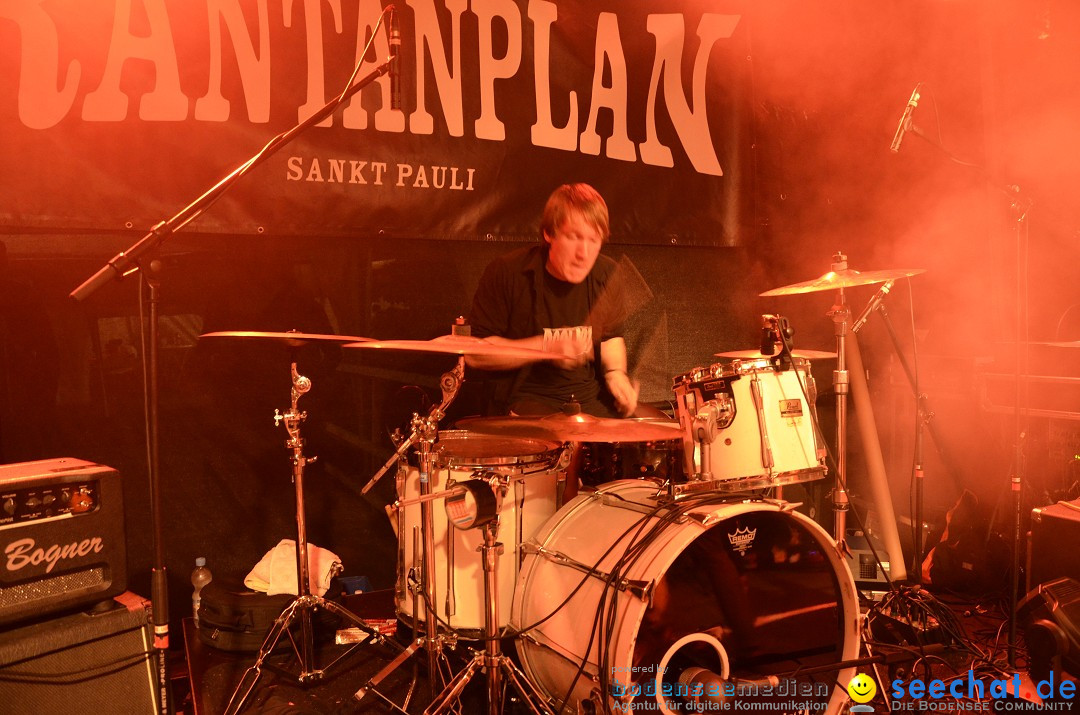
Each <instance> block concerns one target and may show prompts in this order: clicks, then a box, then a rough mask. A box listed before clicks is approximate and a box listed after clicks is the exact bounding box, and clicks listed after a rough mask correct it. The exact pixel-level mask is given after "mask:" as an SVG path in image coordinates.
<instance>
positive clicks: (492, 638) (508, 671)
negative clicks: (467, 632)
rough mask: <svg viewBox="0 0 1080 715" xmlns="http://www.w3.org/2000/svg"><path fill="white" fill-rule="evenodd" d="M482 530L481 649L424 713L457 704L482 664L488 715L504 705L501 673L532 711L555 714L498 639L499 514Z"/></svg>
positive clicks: (444, 710) (538, 714) (437, 713)
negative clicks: (482, 643) (504, 651)
mask: <svg viewBox="0 0 1080 715" xmlns="http://www.w3.org/2000/svg"><path fill="white" fill-rule="evenodd" d="M481 528H482V529H483V530H484V545H483V546H481V547H480V554H481V558H482V559H483V567H484V605H485V607H486V608H485V610H484V649H483V650H477V651H476V652H475V653H474V654H473V657H472V660H470V661H469V664H468V665H467V666H465V668H464V669H463V670H462V671H461V672H459V673H458V674H457V675H455V676H454V679H453V680H451V681H450V682H449V683H448V684H447V685H446V688H445V689H444V690H443V691H442V692H441V693H439V694H438V695H436V696H435V699H434V700H433V701H432V702H431V704H430V705H429V706H428V708H427V709H426V710H425V711H424V715H443V714H444V713H449V712H451V711H452V710H453V708H454V706H455V705H457V704H459V702H460V698H461V693H462V692H463V691H464V690H465V686H466V685H468V683H469V681H470V680H472V679H473V676H475V675H476V671H478V670H480V669H481V668H482V669H483V670H484V672H485V673H486V675H487V701H488V715H499V714H500V713H502V711H503V710H502V706H503V702H502V699H503V677H504V676H505V678H506V682H508V683H509V684H510V685H512V686H514V689H515V690H517V692H518V694H519V695H520V696H521V697H522V699H523V700H524V702H525V704H526V705H528V706H529V710H530V711H531V712H532V713H533V714H534V715H554V711H552V710H551V709H550V708H549V707H548V706H547V704H546V703H545V702H544V698H543V696H542V695H540V693H539V692H537V690H536V689H535V688H534V687H533V685H532V683H530V682H529V680H528V679H527V678H526V677H525V675H524V674H523V673H522V672H521V671H520V670H518V668H517V666H516V665H514V662H513V661H512V660H510V658H509V657H508V656H506V655H504V654H503V652H502V646H501V644H500V642H499V632H498V627H497V625H496V624H497V623H498V622H499V592H498V589H497V588H496V587H495V577H496V574H497V573H498V558H499V554H501V553H502V552H503V545H502V544H501V543H498V542H497V541H496V538H497V536H498V532H499V518H498V516H496V517H495V518H494V519H492V520H490V521H488V522H487V523H486V524H484V525H483V526H482V527H481Z"/></svg>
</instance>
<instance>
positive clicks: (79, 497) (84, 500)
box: [71, 489, 94, 514]
mask: <svg viewBox="0 0 1080 715" xmlns="http://www.w3.org/2000/svg"><path fill="white" fill-rule="evenodd" d="M93 506H94V500H93V499H91V498H90V495H89V494H87V493H86V491H85V490H82V489H80V490H79V492H78V493H77V494H75V495H74V496H73V497H71V511H73V512H75V513H76V514H79V513H82V512H85V511H90V509H91V508H92V507H93Z"/></svg>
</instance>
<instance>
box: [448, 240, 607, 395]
mask: <svg viewBox="0 0 1080 715" xmlns="http://www.w3.org/2000/svg"><path fill="white" fill-rule="evenodd" d="M546 261H547V244H541V245H533V246H528V247H525V248H521V249H518V250H516V251H512V252H510V253H508V254H506V255H504V256H501V257H499V258H497V259H495V260H494V261H492V263H491V264H489V265H488V267H487V268H486V269H485V271H484V274H483V276H482V277H481V279H480V284H479V285H478V286H477V289H476V294H475V296H474V298H473V305H472V310H471V312H470V316H469V321H470V323H471V325H472V334H473V335H475V336H477V337H481V338H486V337H488V336H491V335H497V336H500V337H504V338H511V339H520V338H527V337H531V336H534V335H540V334H542V333H543V332H544V330H545V329H550V328H574V327H591V329H592V342H593V360H592V361H591V362H587V363H586V364H585V365H583V366H582V367H580V368H576V369H573V370H563V369H561V368H559V367H557V366H556V365H554V364H553V363H550V362H538V363H533V364H531V365H527V366H525V367H524V368H522V369H521V370H520V371H518V372H517V374H516V375H515V376H514V377H513V379H512V380H511V381H510V384H509V386H508V389H505V386H504V389H503V390H502V393H503V394H501V395H498V396H496V398H495V401H496V406H495V408H494V411H498V412H505V411H506V410H508V409H509V408H510V407H511V406H512V405H513V403H514V402H515V401H517V400H520V399H526V400H535V401H539V402H542V403H544V404H546V405H547V406H548V407H550V408H551V409H552V411H555V410H558V409H559V408H560V407H561V406H562V405H563V403H565V402H567V401H568V400H570V398H571V397H573V398H574V399H575V400H577V401H578V402H580V403H581V404H582V407H583V409H585V411H586V412H593V413H599V414H602V415H604V416H609V415H612V414H614V412H613V411H612V410H611V409H610V406H607V407H601V406H600V403H601V402H604V401H605V398H606V397H609V396H608V395H606V388H605V387H604V386H603V380H602V376H601V374H600V370H601V368H600V365H599V360H600V351H599V344H600V343H601V342H603V341H604V340H608V339H610V338H614V337H622V334H623V321H624V320H625V315H623V313H622V310H621V309H622V301H621V300H620V299H619V297H618V295H617V291H618V281H616V280H614V276H615V265H616V264H615V262H614V261H613V260H611V259H610V258H608V257H607V256H602V255H601V256H598V257H597V260H596V264H595V265H594V266H593V269H592V271H590V272H589V275H588V276H586V278H585V280H584V281H582V282H581V283H577V284H574V283H567V282H565V281H561V280H558V279H557V278H555V277H554V276H552V275H551V274H550V273H548V272H547V270H546V269H545V268H544V266H545V263H546ZM608 402H610V400H608Z"/></svg>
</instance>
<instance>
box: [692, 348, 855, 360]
mask: <svg viewBox="0 0 1080 715" xmlns="http://www.w3.org/2000/svg"><path fill="white" fill-rule="evenodd" d="M713 355H715V356H716V357H727V358H739V359H741V360H768V359H769V358H771V357H776V356H775V355H762V354H761V351H760V350H729V351H727V352H725V353H713ZM791 356H792V357H797V358H806V359H807V360H830V359H832V358H835V357H836V353H831V352H828V351H826V350H792V351H791Z"/></svg>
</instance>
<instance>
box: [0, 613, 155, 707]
mask: <svg viewBox="0 0 1080 715" xmlns="http://www.w3.org/2000/svg"><path fill="white" fill-rule="evenodd" d="M151 647H152V633H151V627H150V608H149V602H147V601H145V600H143V599H142V598H140V597H138V596H136V595H134V594H132V593H130V592H127V593H123V594H121V595H120V596H119V597H118V598H116V599H113V600H111V601H109V602H108V604H107V607H104V608H101V609H95V610H94V611H92V612H90V611H88V612H84V613H76V614H72V615H67V616H62V617H60V618H54V619H52V620H48V621H41V622H36V623H32V624H28V625H24V626H22V627H20V628H14V629H11V630H7V631H4V632H0V703H2V705H0V709H2V710H3V712H4V713H6V714H7V715H53V714H54V713H55V714H56V715H61V714H63V715H67V714H69V713H72V712H81V713H113V714H116V715H128V714H130V715H151V714H152V713H155V712H156V711H157V700H156V693H157V677H156V674H155V668H154V666H155V663H156V660H155V658H154V657H153V655H152V652H151Z"/></svg>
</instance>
